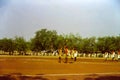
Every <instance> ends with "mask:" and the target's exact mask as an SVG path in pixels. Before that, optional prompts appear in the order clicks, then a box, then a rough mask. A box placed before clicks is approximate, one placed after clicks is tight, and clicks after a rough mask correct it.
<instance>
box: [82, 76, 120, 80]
mask: <svg viewBox="0 0 120 80" xmlns="http://www.w3.org/2000/svg"><path fill="white" fill-rule="evenodd" d="M84 80H120V76H98V77H97V78H94V77H87V78H85V79H84Z"/></svg>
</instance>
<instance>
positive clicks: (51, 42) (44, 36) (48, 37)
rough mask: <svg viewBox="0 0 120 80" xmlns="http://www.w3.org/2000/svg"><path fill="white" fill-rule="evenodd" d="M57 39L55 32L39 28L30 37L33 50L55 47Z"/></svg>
mask: <svg viewBox="0 0 120 80" xmlns="http://www.w3.org/2000/svg"><path fill="white" fill-rule="evenodd" d="M56 40H57V32H56V31H54V30H53V31H50V30H47V29H41V30H39V31H37V32H36V35H35V37H34V38H33V39H32V45H33V48H32V49H33V50H34V51H41V50H51V49H54V48H55V47H56V45H55V41H56Z"/></svg>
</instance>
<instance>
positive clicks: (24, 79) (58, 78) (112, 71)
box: [0, 56, 120, 80]
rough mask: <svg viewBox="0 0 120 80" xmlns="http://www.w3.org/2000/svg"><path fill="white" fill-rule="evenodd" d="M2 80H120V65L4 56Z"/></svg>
mask: <svg viewBox="0 0 120 80" xmlns="http://www.w3.org/2000/svg"><path fill="white" fill-rule="evenodd" d="M0 75H1V76H0V80H120V62H118V61H111V60H108V61H104V59H103V58H78V59H77V61H76V62H74V61H73V60H72V59H70V58H69V59H68V63H64V58H63V59H62V62H61V63H59V62H58V58H57V57H40V56H37V57H36V56H26V57H24V56H0Z"/></svg>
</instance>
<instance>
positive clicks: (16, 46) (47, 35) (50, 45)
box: [0, 29, 120, 54]
mask: <svg viewBox="0 0 120 80" xmlns="http://www.w3.org/2000/svg"><path fill="white" fill-rule="evenodd" d="M65 46H67V47H68V48H69V49H72V48H76V49H77V50H78V51H79V52H82V53H94V52H98V51H99V52H102V53H104V52H105V51H112V50H120V36H104V37H98V38H96V37H90V38H82V37H81V36H80V35H79V34H76V35H74V34H72V33H70V34H67V35H65V34H64V35H58V34H57V32H56V31H55V30H47V29H41V30H38V31H37V32H36V33H35V36H34V37H33V38H32V39H31V40H30V41H29V42H27V41H26V40H25V39H24V38H23V37H15V39H8V38H3V39H0V50H2V51H5V52H9V53H10V54H11V53H13V51H15V50H16V51H18V52H19V53H20V54H25V53H26V51H27V50H32V51H36V52H39V51H42V50H49V51H53V50H56V49H58V48H64V47H65Z"/></svg>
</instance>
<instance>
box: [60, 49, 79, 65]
mask: <svg viewBox="0 0 120 80" xmlns="http://www.w3.org/2000/svg"><path fill="white" fill-rule="evenodd" d="M63 54H64V55H65V63H68V56H70V57H71V59H72V60H73V61H76V60H77V55H78V51H77V50H76V49H75V48H73V49H71V50H69V49H68V48H67V47H65V48H64V49H62V48H59V49H58V55H59V63H61V61H62V55H63Z"/></svg>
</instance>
